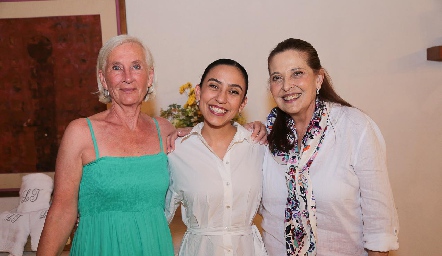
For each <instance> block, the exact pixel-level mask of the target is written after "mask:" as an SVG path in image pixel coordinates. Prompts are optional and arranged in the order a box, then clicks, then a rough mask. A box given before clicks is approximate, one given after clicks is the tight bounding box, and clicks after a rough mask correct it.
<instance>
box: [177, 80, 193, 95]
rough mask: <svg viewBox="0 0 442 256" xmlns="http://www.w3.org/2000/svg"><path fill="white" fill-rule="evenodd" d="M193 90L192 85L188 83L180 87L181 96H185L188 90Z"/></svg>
mask: <svg viewBox="0 0 442 256" xmlns="http://www.w3.org/2000/svg"><path fill="white" fill-rule="evenodd" d="M189 88H192V84H191V83H189V82H187V83H185V84H183V85H181V86H180V94H183V93H184V92H185V91H186V90H187V89H189Z"/></svg>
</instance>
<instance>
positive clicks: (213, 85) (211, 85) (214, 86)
mask: <svg viewBox="0 0 442 256" xmlns="http://www.w3.org/2000/svg"><path fill="white" fill-rule="evenodd" d="M209 87H210V88H213V89H218V85H216V84H209Z"/></svg>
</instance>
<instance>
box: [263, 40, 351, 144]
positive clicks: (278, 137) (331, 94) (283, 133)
mask: <svg viewBox="0 0 442 256" xmlns="http://www.w3.org/2000/svg"><path fill="white" fill-rule="evenodd" d="M288 50H294V51H298V52H302V53H304V54H305V56H306V62H307V65H308V66H309V67H310V68H311V69H313V71H314V72H319V71H320V70H321V69H323V68H322V66H321V60H320V59H319V56H318V52H317V51H316V49H315V48H314V47H313V46H312V45H311V44H310V43H308V42H306V41H304V40H301V39H295V38H289V39H286V40H284V41H282V42H280V43H279V44H278V45H277V46H276V47H275V48H274V49H273V50H272V51H271V52H270V54H269V57H268V59H267V67H268V70H269V73H270V62H271V60H272V59H273V57H274V56H275V55H276V54H278V53H282V52H285V51H288ZM317 97H318V98H319V99H320V100H323V101H327V102H334V103H339V104H341V105H343V106H348V107H351V106H352V105H351V104H350V103H348V102H347V101H345V100H344V99H342V98H341V97H340V96H339V95H338V94H337V93H336V92H335V90H334V89H333V86H332V82H331V78H330V76H329V75H328V73H327V71H326V70H324V81H323V82H322V85H321V90H319V94H318V95H317ZM276 114H277V117H276V119H275V122H274V124H273V127H272V131H271V132H270V134H269V135H268V137H267V140H268V142H269V148H270V151H272V152H275V151H276V150H278V151H282V152H288V151H290V150H291V149H293V147H294V146H295V144H294V143H290V142H289V141H288V140H287V135H289V134H291V135H294V134H293V133H292V130H291V129H290V128H289V127H287V124H286V119H287V118H291V117H290V115H288V114H287V113H285V112H284V111H282V110H281V109H280V108H278V107H276Z"/></svg>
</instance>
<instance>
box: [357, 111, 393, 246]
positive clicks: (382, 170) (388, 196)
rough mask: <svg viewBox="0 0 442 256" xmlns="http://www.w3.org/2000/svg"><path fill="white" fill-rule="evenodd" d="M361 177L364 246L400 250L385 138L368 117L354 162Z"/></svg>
mask: <svg viewBox="0 0 442 256" xmlns="http://www.w3.org/2000/svg"><path fill="white" fill-rule="evenodd" d="M353 166H354V169H355V172H356V174H357V176H358V178H359V184H360V194H361V208H362V221H363V241H364V247H365V248H366V249H368V250H372V251H382V252H386V251H390V250H397V249H398V248H399V243H398V233H399V221H398V216H397V212H396V207H395V204H394V200H393V193H392V190H391V186H390V182H389V178H388V172H387V163H386V146H385V141H384V138H383V137H382V134H381V132H380V130H379V128H378V127H377V125H376V124H375V123H374V122H373V121H372V120H371V119H370V118H369V117H367V124H366V126H365V128H364V129H363V132H362V134H361V137H360V139H359V142H358V146H357V151H356V156H355V158H354V163H353Z"/></svg>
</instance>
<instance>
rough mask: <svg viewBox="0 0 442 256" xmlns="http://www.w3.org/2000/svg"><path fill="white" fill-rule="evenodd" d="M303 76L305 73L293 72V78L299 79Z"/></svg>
mask: <svg viewBox="0 0 442 256" xmlns="http://www.w3.org/2000/svg"><path fill="white" fill-rule="evenodd" d="M303 74H304V72H302V71H295V72H293V76H294V77H298V76H301V75H303Z"/></svg>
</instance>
